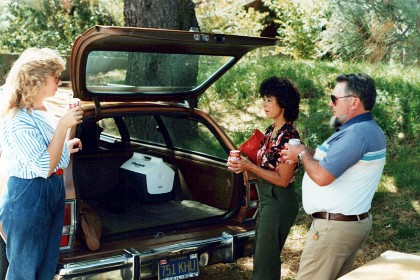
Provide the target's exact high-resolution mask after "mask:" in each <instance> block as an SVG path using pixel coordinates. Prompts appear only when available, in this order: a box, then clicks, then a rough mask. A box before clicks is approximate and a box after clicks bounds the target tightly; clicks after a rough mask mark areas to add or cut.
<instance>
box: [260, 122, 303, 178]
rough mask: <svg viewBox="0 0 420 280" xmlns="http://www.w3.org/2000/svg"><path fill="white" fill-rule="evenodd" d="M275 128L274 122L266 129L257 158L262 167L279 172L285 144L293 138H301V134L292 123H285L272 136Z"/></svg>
mask: <svg viewBox="0 0 420 280" xmlns="http://www.w3.org/2000/svg"><path fill="white" fill-rule="evenodd" d="M273 130H274V124H272V125H270V126H269V127H268V128H267V130H266V131H265V135H264V140H263V141H262V143H261V146H260V149H259V150H258V152H257V160H258V165H259V166H261V167H262V168H264V169H267V170H271V171H276V172H278V171H279V166H280V164H281V163H284V161H283V160H282V158H281V155H280V152H281V150H282V149H283V148H284V144H286V143H287V142H289V139H292V138H297V139H300V136H299V132H298V131H297V129H296V128H295V127H294V126H293V124H292V123H286V124H284V125H283V126H282V127H281V128H280V129H279V130H278V131H277V133H276V135H275V136H274V137H271V135H272V134H273Z"/></svg>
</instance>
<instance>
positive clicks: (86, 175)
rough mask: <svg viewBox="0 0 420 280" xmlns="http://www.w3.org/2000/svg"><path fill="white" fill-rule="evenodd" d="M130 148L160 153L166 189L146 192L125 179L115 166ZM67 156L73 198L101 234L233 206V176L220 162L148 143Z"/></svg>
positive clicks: (202, 217) (186, 219)
mask: <svg viewBox="0 0 420 280" xmlns="http://www.w3.org/2000/svg"><path fill="white" fill-rule="evenodd" d="M134 153H140V154H142V155H148V156H151V157H155V158H160V159H162V160H163V162H164V163H165V165H167V166H168V167H170V168H171V169H172V170H173V171H174V180H173V187H172V190H171V191H170V192H169V193H165V194H163V195H149V194H148V193H147V191H145V189H144V188H145V186H144V184H137V183H136V182H133V181H130V180H127V176H129V175H130V176H131V174H127V172H124V170H123V169H122V168H121V166H122V165H123V164H124V163H125V162H126V161H128V160H129V159H130V158H132V156H133V154H134ZM73 160H74V163H73V168H74V169H73V170H74V171H73V172H74V173H73V176H74V183H75V187H76V189H77V193H78V197H79V199H81V200H83V201H84V202H86V203H87V204H88V205H90V206H91V207H92V208H93V209H94V210H95V212H96V213H97V214H98V216H99V218H100V219H101V222H102V225H103V236H104V237H106V236H112V235H115V234H123V233H128V232H135V231H141V230H147V229H155V228H156V229H159V228H165V227H170V228H172V229H175V228H176V227H177V225H178V226H179V227H181V226H182V225H183V224H184V225H185V223H187V224H188V223H191V222H200V221H202V222H206V221H208V220H209V219H213V220H214V219H223V217H224V216H225V215H226V214H228V213H229V212H230V211H231V210H232V209H233V208H235V206H236V205H237V198H235V196H236V195H237V194H235V192H234V191H233V190H234V187H233V177H234V176H233V175H232V173H231V172H229V171H228V170H227V168H226V166H225V165H223V164H221V163H214V162H211V161H208V162H203V163H201V164H197V161H198V160H203V161H204V159H198V158H194V157H192V156H190V155H185V156H182V155H176V154H175V153H173V152H171V153H169V152H167V151H158V150H153V149H151V148H150V147H149V148H140V147H137V148H130V149H115V150H113V149H96V150H88V149H86V150H84V151H83V152H80V153H78V154H77V155H75V156H74V159H73ZM145 194H146V196H145ZM235 201H236V202H235Z"/></svg>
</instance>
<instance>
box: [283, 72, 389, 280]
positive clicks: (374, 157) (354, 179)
mask: <svg viewBox="0 0 420 280" xmlns="http://www.w3.org/2000/svg"><path fill="white" fill-rule="evenodd" d="M336 82H337V83H336V86H335V88H334V91H333V94H332V95H331V102H330V103H329V106H330V107H331V108H332V113H333V117H332V118H331V122H330V123H331V125H332V126H333V127H334V128H336V131H335V132H334V133H333V134H332V135H331V136H330V137H329V138H328V139H327V140H326V141H325V142H324V143H323V144H322V145H320V146H318V147H317V149H316V151H315V152H313V151H311V150H310V149H309V148H308V147H306V146H304V145H299V146H291V145H288V144H286V149H285V150H282V154H283V159H284V160H287V161H288V162H290V163H296V162H299V163H300V164H303V166H304V168H305V175H304V177H303V181H302V201H303V207H304V209H305V212H306V213H308V214H310V215H311V216H312V218H313V221H312V224H311V228H310V230H309V234H308V237H307V240H306V244H305V247H304V250H303V253H302V256H301V259H300V267H299V272H298V275H297V279H298V280H302V279H305V280H306V279H311V280H316V279H322V280H326V279H337V278H338V277H340V276H342V275H344V274H346V273H348V272H350V271H351V270H352V267H353V263H354V260H355V257H356V253H357V251H358V249H359V248H360V247H361V245H362V243H363V242H364V241H365V240H366V239H367V237H368V234H369V232H370V230H371V228H372V216H371V215H370V213H369V210H370V208H371V202H372V199H373V196H374V194H375V191H376V188H377V186H378V184H379V180H380V177H381V175H382V171H383V168H384V165H385V154H386V139H385V135H384V133H383V131H382V130H381V128H380V127H379V126H378V125H377V124H376V122H375V121H374V120H373V117H372V113H371V110H372V107H373V106H374V104H375V100H376V89H375V83H374V81H373V79H372V78H371V77H369V76H368V75H366V74H343V75H339V76H338V77H337V79H336Z"/></svg>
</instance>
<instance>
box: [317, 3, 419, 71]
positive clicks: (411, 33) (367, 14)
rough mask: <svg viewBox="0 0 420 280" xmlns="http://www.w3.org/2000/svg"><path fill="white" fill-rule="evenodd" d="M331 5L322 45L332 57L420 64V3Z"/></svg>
mask: <svg viewBox="0 0 420 280" xmlns="http://www.w3.org/2000/svg"><path fill="white" fill-rule="evenodd" d="M331 2H332V5H331V7H332V8H333V9H332V12H333V16H332V18H331V21H330V22H329V24H328V27H327V30H326V32H325V34H324V36H323V44H324V45H325V50H327V51H328V52H329V53H330V54H331V55H332V56H333V57H341V58H344V59H346V60H355V59H356V60H367V61H370V62H379V61H382V62H389V61H397V62H399V63H404V64H411V63H414V64H415V63H419V62H420V61H419V53H420V28H419V14H420V2H419V1H417V0H404V1H400V0H390V1H382V0H353V1H340V0H334V1H331Z"/></svg>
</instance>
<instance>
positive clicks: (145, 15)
mask: <svg viewBox="0 0 420 280" xmlns="http://www.w3.org/2000/svg"><path fill="white" fill-rule="evenodd" d="M194 8H195V4H194V3H193V2H192V0H124V16H125V24H126V26H131V27H145V28H158V29H175V30H190V29H191V28H192V27H193V28H195V29H196V28H198V21H197V18H196V16H195V9H194ZM198 59H199V58H198V56H196V57H191V56H190V57H188V62H186V61H185V57H180V56H178V55H168V56H167V57H162V56H159V57H156V58H155V59H153V57H152V56H151V55H150V54H148V55H147V57H146V56H144V55H143V54H136V53H131V54H129V60H128V68H127V76H126V80H127V84H129V85H142V86H195V85H196V82H197V75H198ZM178 63H179V64H181V65H184V66H183V67H176V65H177V64H178ZM168 65H171V67H168ZM185 65H189V67H187V68H186V67H185ZM150 69H153V73H151V71H150ZM174 69H176V70H177V71H174ZM181 69H183V70H184V71H181ZM193 106H194V107H197V100H194V102H193ZM128 125H130V126H133V127H135V128H137V129H139V130H141V131H145V133H147V131H149V130H150V129H153V128H154V124H153V123H152V122H149V121H147V120H146V121H144V122H142V123H135V124H133V123H130V124H128ZM168 125H171V126H172V125H173V126H176V125H177V122H176V121H173V122H171V123H170V124H168ZM178 126H179V125H178ZM177 132H179V133H177V134H179V135H177V136H176V137H182V128H181V127H179V130H177Z"/></svg>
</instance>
